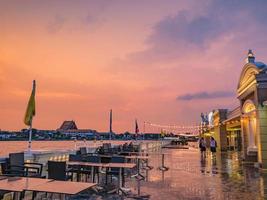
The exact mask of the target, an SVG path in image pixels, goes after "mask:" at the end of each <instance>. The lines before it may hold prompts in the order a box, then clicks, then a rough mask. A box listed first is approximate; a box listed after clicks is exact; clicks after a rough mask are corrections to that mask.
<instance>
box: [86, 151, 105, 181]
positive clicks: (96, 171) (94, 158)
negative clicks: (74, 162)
mask: <svg viewBox="0 0 267 200" xmlns="http://www.w3.org/2000/svg"><path fill="white" fill-rule="evenodd" d="M84 161H85V162H91V163H100V162H101V158H100V156H96V155H95V156H94V155H90V156H86V157H85V158H84ZM91 170H92V167H83V168H82V171H83V173H84V174H86V176H89V175H90V174H91V172H92V171H91ZM96 174H97V179H98V182H99V168H98V167H94V174H93V182H95V175H96Z"/></svg>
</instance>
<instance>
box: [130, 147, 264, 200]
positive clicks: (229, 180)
mask: <svg viewBox="0 0 267 200" xmlns="http://www.w3.org/2000/svg"><path fill="white" fill-rule="evenodd" d="M164 153H166V154H165V164H166V166H168V167H169V168H170V169H169V170H168V171H166V172H162V171H160V170H158V167H159V166H160V164H161V157H160V156H159V155H156V154H155V155H153V156H152V159H151V161H150V164H151V165H152V166H154V169H153V170H151V171H148V181H146V182H144V181H143V182H141V194H142V193H143V194H150V199H153V200H154V199H155V200H160V199H168V200H171V199H175V200H177V199H205V200H206V199H264V184H263V183H264V181H263V180H264V177H263V175H261V174H260V172H259V171H258V170H257V169H255V168H254V167H253V166H249V165H248V166H244V165H242V162H241V159H240V155H239V153H237V152H225V153H222V154H219V153H217V155H216V158H215V157H214V158H212V156H211V155H209V154H208V155H207V156H206V158H205V159H201V156H200V153H199V151H198V150H197V149H189V150H178V149H176V150H174V149H173V150H166V151H164ZM131 184H133V185H132V186H134V184H135V185H136V183H135V182H133V181H131Z"/></svg>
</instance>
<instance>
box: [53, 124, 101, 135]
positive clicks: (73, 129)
mask: <svg viewBox="0 0 267 200" xmlns="http://www.w3.org/2000/svg"><path fill="white" fill-rule="evenodd" d="M57 131H58V132H60V133H62V134H65V135H68V136H71V137H81V138H93V137H95V136H96V134H97V131H96V130H93V129H78V127H77V125H76V123H75V121H73V120H71V121H64V122H63V123H62V125H61V126H60V127H59V128H58V129H57Z"/></svg>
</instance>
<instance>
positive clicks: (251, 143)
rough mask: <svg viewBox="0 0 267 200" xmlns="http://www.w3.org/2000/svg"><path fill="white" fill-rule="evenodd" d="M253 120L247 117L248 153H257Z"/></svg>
mask: <svg viewBox="0 0 267 200" xmlns="http://www.w3.org/2000/svg"><path fill="white" fill-rule="evenodd" d="M253 123H254V122H253V119H252V118H251V117H249V121H248V131H249V132H248V134H249V146H248V151H250V152H251V151H253V152H255V151H257V147H256V145H255V131H256V130H255V124H253Z"/></svg>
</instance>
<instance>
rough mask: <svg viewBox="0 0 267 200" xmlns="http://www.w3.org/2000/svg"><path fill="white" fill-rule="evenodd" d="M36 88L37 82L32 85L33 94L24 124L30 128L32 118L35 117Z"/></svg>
mask: <svg viewBox="0 0 267 200" xmlns="http://www.w3.org/2000/svg"><path fill="white" fill-rule="evenodd" d="M35 87H36V83H35V80H34V81H33V85H32V93H31V96H30V99H29V102H28V106H27V110H26V113H25V117H24V124H26V125H28V126H30V125H31V123H32V118H33V116H34V115H35Z"/></svg>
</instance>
